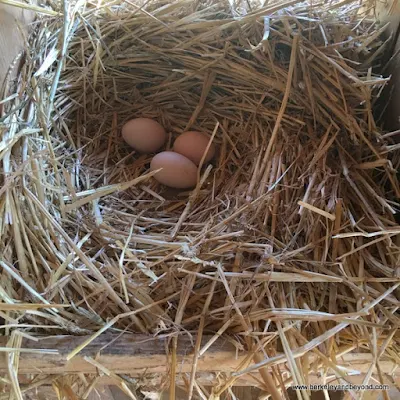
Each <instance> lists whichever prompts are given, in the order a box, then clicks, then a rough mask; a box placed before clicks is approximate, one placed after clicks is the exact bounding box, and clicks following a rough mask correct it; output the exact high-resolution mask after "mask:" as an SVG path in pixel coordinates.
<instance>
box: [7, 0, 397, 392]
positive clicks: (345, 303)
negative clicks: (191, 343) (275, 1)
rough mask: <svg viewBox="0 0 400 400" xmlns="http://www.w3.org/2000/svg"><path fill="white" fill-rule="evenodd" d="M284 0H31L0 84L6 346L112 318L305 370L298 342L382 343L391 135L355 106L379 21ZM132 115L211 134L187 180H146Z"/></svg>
mask: <svg viewBox="0 0 400 400" xmlns="http://www.w3.org/2000/svg"><path fill="white" fill-rule="evenodd" d="M296 3H297V2H296V1H289V2H286V3H282V4H279V5H267V6H264V8H253V9H252V8H251V7H250V8H249V5H247V6H246V7H247V9H246V10H244V8H243V7H239V6H237V7H236V6H235V5H233V4H232V3H228V2H221V1H217V0H215V1H206V2H188V1H183V0H182V1H176V2H173V3H171V4H170V3H169V2H163V1H158V2H157V1H155V2H150V3H147V4H146V5H145V6H144V7H143V8H140V7H138V6H135V4H134V3H131V2H129V1H126V2H125V3H124V4H123V5H116V4H115V3H110V4H104V5H101V3H99V4H97V5H96V4H92V3H84V2H78V3H75V4H72V5H70V6H68V5H67V4H65V5H64V8H61V9H56V8H53V9H50V8H39V17H38V21H37V23H36V24H35V25H34V29H33V33H32V34H31V36H30V39H29V48H27V51H26V52H25V54H24V55H23V63H22V67H21V69H20V71H19V72H20V73H19V77H18V80H17V81H13V80H10V79H8V81H7V82H6V85H5V87H4V88H3V89H4V93H3V94H4V96H3V97H4V100H3V101H2V104H1V107H2V109H1V125H0V129H1V132H2V141H1V144H0V146H1V147H0V155H1V162H2V165H1V180H2V187H1V189H0V194H1V198H0V229H1V238H2V239H1V243H0V248H1V250H0V253H1V258H0V266H1V271H2V288H1V291H0V296H1V299H2V302H3V303H4V304H6V303H8V304H12V305H13V306H8V308H7V307H6V308H4V310H10V307H11V309H12V311H2V312H1V317H2V318H3V319H4V324H5V327H4V326H3V329H6V330H5V332H6V334H7V335H10V333H11V332H14V333H13V334H12V335H11V336H10V342H9V346H16V343H18V340H17V339H18V338H19V337H20V336H21V335H23V336H27V337H31V336H32V335H33V336H34V335H35V334H43V333H45V334H47V335H48V334H51V335H54V334H60V333H67V334H77V335H79V334H93V333H96V332H99V331H101V332H103V331H106V330H109V331H114V332H115V331H118V332H119V331H120V330H125V331H126V332H142V333H150V334H153V335H169V336H170V337H171V338H173V339H172V342H171V349H170V351H171V352H172V354H173V352H174V348H175V347H176V343H177V341H178V340H179V336H180V335H191V334H194V333H196V334H201V333H207V334H211V335H212V334H214V333H217V335H222V336H226V337H228V338H230V339H229V340H231V341H233V342H234V343H236V345H237V348H238V349H241V350H243V351H246V352H248V354H249V359H248V364H247V365H243V369H242V370H241V371H239V372H240V373H246V372H251V371H253V370H255V369H257V368H260V367H261V366H263V365H269V366H272V365H280V364H282V363H283V362H287V365H288V369H287V370H284V369H283V370H281V369H274V372H273V375H272V378H271V379H272V382H273V380H274V379H277V381H276V384H275V385H276V386H278V385H281V384H282V383H284V384H285V385H286V386H287V385H289V384H291V383H293V382H295V383H296V382H297V383H302V380H303V378H302V377H304V376H305V375H307V374H308V368H310V366H308V367H307V363H306V364H304V363H303V364H300V363H298V362H296V361H295V359H298V358H299V357H301V356H302V355H303V354H305V353H307V352H309V351H312V352H313V353H314V354H315V355H316V357H317V359H318V360H319V364H318V363H317V364H318V366H319V368H322V370H324V369H325V371H328V370H327V368H330V369H329V371H330V373H333V374H334V375H336V376H338V377H339V376H343V375H344V374H345V373H346V371H343V370H341V369H339V368H337V367H335V366H336V355H338V354H343V353H345V352H348V351H352V350H354V349H357V350H358V351H367V352H371V353H372V354H375V356H374V357H375V358H374V359H375V360H377V357H381V356H385V357H392V358H393V357H396V354H398V351H399V348H398V344H396V341H395V340H394V339H393V338H394V337H395V333H396V329H397V328H398V326H399V318H398V316H396V310H397V309H398V307H399V295H400V291H399V289H398V286H399V285H400V279H399V277H400V269H399V268H400V267H399V265H400V262H399V261H400V260H399V255H400V248H399V245H400V243H399V240H398V238H399V237H398V234H399V233H400V229H399V227H398V225H397V224H396V222H395V219H394V214H395V212H396V208H397V207H398V204H397V203H396V197H397V196H398V195H399V185H398V181H397V177H396V173H395V172H396V169H397V167H398V165H399V156H398V152H397V149H398V145H396V144H395V143H394V142H392V139H393V137H394V135H392V134H390V133H389V134H387V133H386V134H385V133H384V132H383V131H382V130H381V129H380V128H379V127H378V126H377V124H376V123H375V120H374V114H373V107H374V104H375V102H376V99H377V98H378V97H379V95H380V92H381V91H382V89H383V87H384V86H385V84H386V82H387V80H388V79H387V78H384V77H382V76H381V75H379V74H378V73H379V72H380V71H383V68H384V60H385V59H384V56H385V49H386V48H387V46H386V44H387V43H390V40H386V39H385V38H384V36H383V35H382V33H383V30H384V28H381V27H379V26H378V25H377V24H376V22H375V21H373V20H372V19H370V18H369V16H368V15H367V12H368V11H370V10H364V11H363V10H362V9H361V8H360V6H359V5H358V4H353V3H351V2H348V1H345V2H342V3H339V4H336V3H331V4H330V5H325V4H322V3H321V4H320V5H319V6H313V7H311V6H308V5H307V4H305V3H301V4H296ZM343 4H344V5H343ZM46 14H51V15H46ZM137 116H144V117H150V118H154V119H156V120H157V121H159V122H160V123H161V124H162V125H163V126H165V127H166V129H167V131H168V132H169V142H168V144H167V146H166V147H167V148H168V147H170V145H171V142H172V141H173V140H174V138H175V137H176V136H177V135H179V134H180V133H181V132H183V131H185V130H188V129H189V128H190V129H196V130H201V131H205V132H208V133H209V134H210V135H211V136H212V138H213V141H214V143H216V145H217V146H218V156H217V157H216V159H215V160H214V162H213V164H211V165H204V166H203V168H202V169H201V172H200V173H199V179H198V184H197V187H196V188H195V189H194V190H192V191H187V192H175V191H171V190H167V189H166V188H165V187H162V186H160V185H159V184H158V183H157V182H156V181H155V180H154V178H152V174H151V173H149V161H150V159H151V155H140V154H136V153H135V152H133V151H132V149H130V148H128V147H127V146H126V145H125V144H124V142H123V140H122V139H121V135H120V129H121V126H122V125H123V123H124V122H125V121H127V120H128V119H130V118H132V117H137ZM19 303H31V305H20V304H19ZM46 304H54V306H53V307H52V308H49V307H46V306H45V305H46ZM57 304H62V305H64V307H63V308H57V306H56V305H57ZM41 305H42V308H41V309H40V307H41ZM0 308H1V306H0ZM7 325H9V327H7ZM199 350H200V349H199V348H198V347H197V348H196V349H195V351H196V352H197V353H196V354H198V352H199ZM77 351H78V350H77ZM10 360H14V359H13V358H10ZM253 361H255V362H258V364H253ZM12 362H15V360H14V361H12ZM13 365H14V364H13ZM314 367H315V366H314ZM172 370H174V369H172ZM11 378H12V379H13V380H15V377H11ZM221 379H222V378H221ZM234 379H235V377H229V376H228V377H226V379H225V380H224V379H222V381H221V386H220V387H219V388H215V389H214V390H215V391H216V393H217V394H218V393H220V394H221V393H222V392H223V390H224V389H226V388H227V387H229V386H230V385H231V384H232V383H233V382H234ZM172 380H173V377H172ZM193 380H194V376H192V383H191V390H193ZM278 382H280V383H278ZM14 383H15V382H14ZM263 385H264V386H263ZM270 385H271V381H268V380H266V381H265V382H260V386H261V387H264V389H266V390H268V389H271V388H270V387H269V386H270ZM281 388H282V386H281ZM14 389H15V385H14ZM198 390H200V389H199V388H198ZM271 390H272V389H271ZM304 396H306V395H304ZM305 398H308V397H305Z"/></svg>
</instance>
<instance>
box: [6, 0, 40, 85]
mask: <svg viewBox="0 0 400 400" xmlns="http://www.w3.org/2000/svg"><path fill="white" fill-rule="evenodd" d="M33 18H34V14H33V13H32V12H30V11H26V10H23V9H21V8H15V7H11V6H7V5H4V4H0V88H1V84H2V82H3V80H4V77H5V75H6V73H7V71H8V68H9V66H10V64H11V63H12V61H13V60H14V58H15V57H16V56H17V54H18V53H19V52H20V51H21V49H23V48H24V39H23V34H22V33H21V32H20V29H19V28H18V25H20V26H21V27H23V28H24V30H25V32H26V31H27V28H28V25H29V24H30V23H31V22H32V21H33Z"/></svg>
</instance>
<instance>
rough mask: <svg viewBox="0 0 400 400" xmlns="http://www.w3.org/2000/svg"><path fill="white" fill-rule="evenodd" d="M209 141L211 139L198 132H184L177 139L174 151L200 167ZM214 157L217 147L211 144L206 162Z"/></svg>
mask: <svg viewBox="0 0 400 400" xmlns="http://www.w3.org/2000/svg"><path fill="white" fill-rule="evenodd" d="M209 141H210V138H209V137H208V136H207V135H206V134H205V133H202V132H196V131H189V132H184V133H182V134H181V135H180V136H178V137H177V139H176V140H175V143H174V147H173V149H172V150H174V151H175V152H177V153H179V154H182V155H183V156H185V157H187V158H188V159H189V160H191V161H193V162H194V163H195V164H196V165H199V164H200V161H201V159H202V157H203V154H204V152H205V151H206V148H207V145H208V142H209ZM214 155H215V145H214V143H211V145H210V148H209V149H208V152H207V155H206V158H205V159H204V162H205V163H207V162H209V161H210V160H211V159H212V158H213V157H214Z"/></svg>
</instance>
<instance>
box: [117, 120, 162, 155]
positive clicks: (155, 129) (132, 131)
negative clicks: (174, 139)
mask: <svg viewBox="0 0 400 400" xmlns="http://www.w3.org/2000/svg"><path fill="white" fill-rule="evenodd" d="M122 137H123V138H124V140H125V142H126V143H128V144H129V146H131V147H133V148H134V149H135V150H137V151H138V152H140V153H154V152H155V151H157V150H158V149H159V148H160V147H162V146H163V144H164V143H165V141H166V139H167V134H166V132H165V129H164V128H163V127H162V126H161V125H160V124H159V123H158V122H157V121H154V120H152V119H150V118H135V119H131V120H129V121H128V122H127V123H126V124H125V125H124V126H123V127H122Z"/></svg>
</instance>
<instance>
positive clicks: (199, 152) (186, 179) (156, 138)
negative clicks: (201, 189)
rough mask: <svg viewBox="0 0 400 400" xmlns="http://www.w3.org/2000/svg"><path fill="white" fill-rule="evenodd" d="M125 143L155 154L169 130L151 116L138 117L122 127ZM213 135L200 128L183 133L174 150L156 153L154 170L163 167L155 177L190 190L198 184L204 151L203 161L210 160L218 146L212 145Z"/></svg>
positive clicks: (166, 183)
mask: <svg viewBox="0 0 400 400" xmlns="http://www.w3.org/2000/svg"><path fill="white" fill-rule="evenodd" d="M122 137H123V138H124V140H125V142H126V143H128V144H129V145H130V146H131V147H133V148H134V149H136V150H137V151H139V152H141V153H154V152H156V151H157V150H159V149H160V148H161V147H162V146H163V145H164V144H165V142H166V140H167V134H166V132H165V129H164V128H163V127H162V126H161V125H160V124H159V123H158V122H156V121H154V120H152V119H149V118H135V119H132V120H130V121H128V122H127V123H126V124H125V125H124V126H123V127H122ZM209 140H210V139H209V137H208V136H207V135H206V134H204V133H202V132H196V131H189V132H184V133H182V134H181V135H180V136H179V137H178V138H177V139H176V140H175V142H174V145H173V148H172V150H173V151H163V152H161V153H158V154H156V155H155V156H154V157H153V159H152V160H151V163H150V170H151V171H155V170H158V169H161V171H159V172H157V173H156V174H155V175H154V178H155V179H156V180H157V181H158V182H160V183H162V184H164V185H166V186H170V187H173V188H177V189H188V188H191V187H193V186H195V185H196V182H197V167H198V165H199V164H200V162H201V160H202V158H203V156H204V153H205V152H206V150H207V147H208V151H207V154H206V156H205V157H204V161H203V163H207V162H209V161H210V160H211V159H212V158H213V157H214V155H215V145H214V144H213V143H211V144H210V146H208V143H209Z"/></svg>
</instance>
